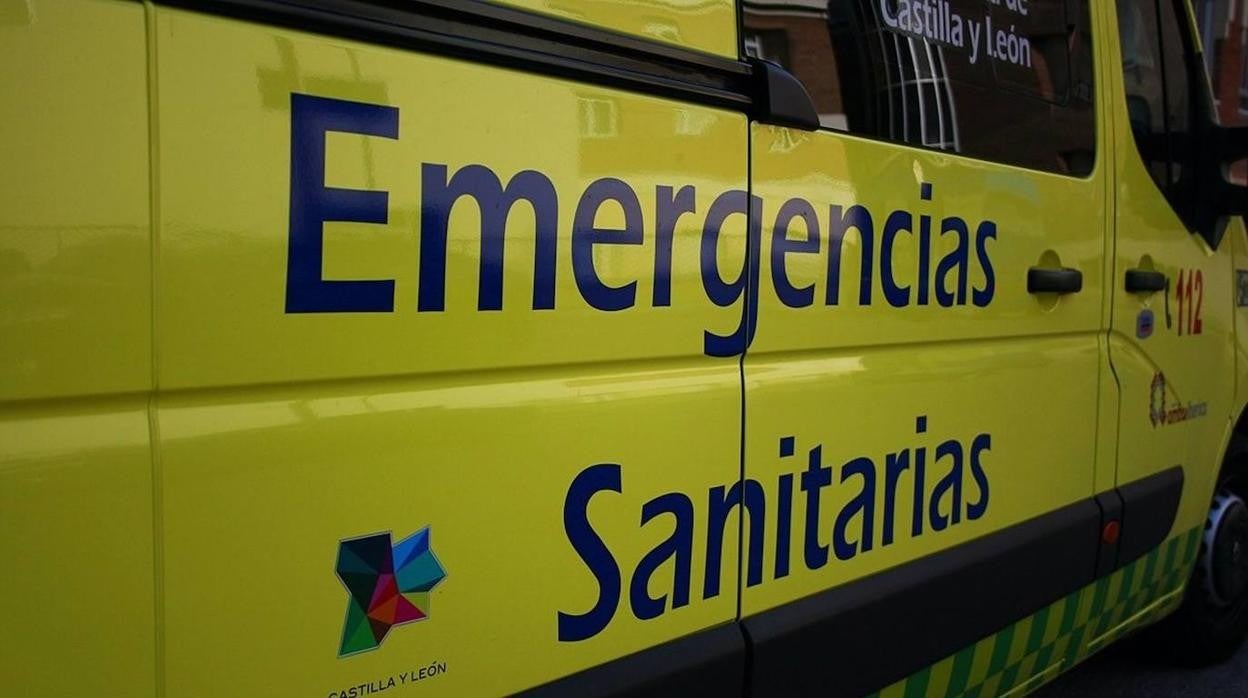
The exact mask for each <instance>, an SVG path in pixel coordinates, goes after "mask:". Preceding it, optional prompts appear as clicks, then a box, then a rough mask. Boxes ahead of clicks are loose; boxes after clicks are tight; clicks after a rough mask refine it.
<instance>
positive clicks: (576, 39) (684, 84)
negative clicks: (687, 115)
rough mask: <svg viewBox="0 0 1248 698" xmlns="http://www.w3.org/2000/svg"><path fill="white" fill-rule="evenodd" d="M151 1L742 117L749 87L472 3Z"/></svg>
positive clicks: (636, 44)
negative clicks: (614, 89)
mask: <svg viewBox="0 0 1248 698" xmlns="http://www.w3.org/2000/svg"><path fill="white" fill-rule="evenodd" d="M157 2H158V3H160V4H164V5H171V6H177V7H183V8H187V9H192V10H195V11H199V12H205V13H210V14H214V15H225V16H230V17H236V18H241V19H248V20H255V21H259V22H263V23H266V24H272V25H277V26H283V27H290V28H295V29H301V30H306V31H312V32H318V33H324V34H330V35H334V36H341V37H345V38H351V39H358V40H362V41H368V42H372V43H379V44H385V45H390V46H397V47H400V48H406V49H414V50H418V51H423V52H427V53H434V54H438V55H445V56H451V57H455V58H462V59H465V60H471V61H475V62H481V63H488V64H493V65H498V66H502V67H506V68H512V69H517V70H524V71H529V72H536V73H541V74H544V75H556V76H561V77H566V78H570V79H574V80H580V81H585V82H590V83H595V84H603V85H610V86H613V87H619V88H622V89H627V90H632V91H636V92H642V93H646V94H654V95H660V96H665V97H672V98H675V99H679V100H682V101H688V102H695V103H701V104H707V105H711V106H718V107H725V108H731V109H737V110H741V111H749V112H751V113H753V107H754V104H755V101H756V100H755V94H756V93H757V92H758V89H759V88H758V87H757V80H756V79H755V77H754V70H753V68H752V67H751V66H750V64H748V63H746V62H744V61H737V60H732V59H728V58H723V57H717V56H713V55H710V54H705V53H700V52H697V51H690V50H686V49H682V48H679V47H675V46H671V45H667V44H662V43H659V42H651V41H647V40H644V39H640V38H637V37H632V36H628V35H626V34H621V33H617V32H612V31H608V30H604V29H598V28H595V27H589V26H586V25H582V24H577V23H575V22H569V21H565V20H560V19H556V18H552V17H546V16H542V15H538V14H534V13H530V12H525V11H521V10H516V9H512V8H508V7H501V6H498V5H491V4H489V3H486V2H482V1H481V0H384V1H383V0H376V1H368V2H366V1H363V0H157ZM760 116H761V117H763V118H765V115H760Z"/></svg>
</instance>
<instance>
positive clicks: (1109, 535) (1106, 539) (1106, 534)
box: [1101, 521, 1122, 545]
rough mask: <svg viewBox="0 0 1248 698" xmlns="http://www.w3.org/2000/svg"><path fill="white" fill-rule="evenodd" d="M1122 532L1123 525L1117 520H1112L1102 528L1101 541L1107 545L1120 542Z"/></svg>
mask: <svg viewBox="0 0 1248 698" xmlns="http://www.w3.org/2000/svg"><path fill="white" fill-rule="evenodd" d="M1121 533H1122V526H1121V525H1120V524H1119V523H1118V522H1117V521H1110V522H1109V523H1107V524H1105V528H1103V529H1101V542H1102V543H1105V544H1106V545H1113V544H1114V543H1117V542H1118V536H1119V534H1121Z"/></svg>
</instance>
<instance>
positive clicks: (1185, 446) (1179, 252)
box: [1102, 7, 1243, 532]
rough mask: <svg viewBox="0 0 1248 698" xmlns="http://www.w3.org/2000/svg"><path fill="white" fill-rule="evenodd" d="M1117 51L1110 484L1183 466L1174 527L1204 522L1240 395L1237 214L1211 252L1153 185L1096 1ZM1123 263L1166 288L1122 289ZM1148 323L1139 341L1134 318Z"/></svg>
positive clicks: (1112, 86)
mask: <svg viewBox="0 0 1248 698" xmlns="http://www.w3.org/2000/svg"><path fill="white" fill-rule="evenodd" d="M1102 14H1103V15H1104V16H1103V21H1104V22H1105V24H1106V26H1107V27H1108V28H1109V31H1107V32H1104V33H1103V42H1104V43H1105V44H1106V45H1107V46H1108V49H1109V50H1108V54H1109V55H1111V56H1113V57H1114V61H1115V62H1114V64H1113V67H1114V69H1113V70H1111V71H1110V75H1109V76H1108V77H1109V83H1108V86H1107V89H1108V90H1109V93H1108V95H1107V99H1106V103H1107V109H1108V111H1109V114H1110V120H1111V122H1112V124H1113V127H1114V131H1113V139H1112V140H1113V143H1114V148H1115V153H1114V162H1115V164H1114V167H1115V172H1116V175H1117V177H1116V191H1115V197H1116V201H1117V203H1116V219H1115V224H1116V245H1115V249H1114V255H1113V261H1114V270H1113V277H1112V279H1113V281H1112V288H1113V291H1114V297H1113V305H1112V311H1111V313H1112V318H1111V324H1110V333H1109V343H1110V360H1111V362H1112V365H1113V369H1114V374H1115V376H1116V378H1117V382H1118V386H1119V390H1120V403H1119V416H1118V442H1119V445H1118V459H1117V467H1116V474H1117V482H1118V483H1119V484H1125V483H1128V482H1132V481H1134V480H1138V479H1140V478H1143V477H1146V476H1148V475H1150V474H1152V473H1155V472H1159V471H1161V470H1165V469H1167V468H1170V467H1173V466H1175V465H1180V466H1183V471H1184V486H1183V500H1182V503H1181V504H1180V509H1179V514H1178V516H1177V517H1176V520H1175V522H1174V527H1173V532H1179V531H1184V530H1187V529H1189V528H1192V527H1194V526H1198V525H1200V524H1201V523H1202V522H1203V521H1204V520H1205V518H1206V516H1207V514H1208V507H1209V499H1210V497H1211V496H1212V493H1213V487H1214V485H1215V484H1216V479H1217V474H1218V471H1219V469H1220V468H1221V465H1222V455H1223V453H1224V452H1225V446H1226V442H1227V438H1228V436H1229V433H1230V428H1231V427H1232V426H1233V424H1234V422H1235V420H1236V419H1237V418H1238V416H1239V414H1240V410H1241V409H1242V406H1243V400H1242V399H1240V400H1236V395H1235V384H1234V380H1233V379H1232V375H1233V374H1234V371H1235V354H1236V338H1235V333H1234V325H1233V323H1234V319H1233V313H1234V310H1235V309H1234V304H1233V300H1234V296H1235V288H1234V283H1233V275H1234V274H1233V269H1232V248H1233V247H1234V246H1235V245H1236V243H1235V238H1236V237H1242V235H1243V223H1242V220H1234V221H1229V222H1228V226H1229V227H1228V230H1227V233H1226V236H1225V238H1224V239H1223V241H1222V243H1221V244H1220V245H1219V246H1218V248H1217V249H1216V250H1215V249H1212V248H1210V246H1209V245H1208V244H1207V243H1206V242H1205V240H1204V239H1203V238H1202V237H1201V236H1200V235H1197V234H1195V233H1192V232H1190V231H1189V230H1188V229H1187V227H1186V226H1185V225H1184V224H1183V222H1182V221H1181V220H1180V219H1179V217H1178V215H1177V214H1176V213H1175V211H1174V209H1173V208H1171V206H1170V204H1169V203H1168V202H1167V201H1166V199H1165V197H1164V195H1163V194H1162V192H1161V191H1160V190H1159V189H1158V187H1157V185H1156V184H1155V183H1154V182H1153V179H1152V178H1151V177H1150V176H1149V172H1148V170H1147V168H1146V165H1145V163H1144V162H1143V160H1142V159H1141V156H1140V154H1139V149H1138V148H1137V147H1136V144H1135V140H1134V138H1133V136H1132V133H1131V125H1130V119H1129V115H1128V113H1127V104H1126V100H1125V99H1124V97H1123V96H1122V95H1123V94H1124V82H1123V71H1122V70H1121V69H1120V68H1119V64H1120V63H1121V60H1122V58H1121V55H1122V54H1121V52H1120V46H1119V40H1118V35H1117V26H1118V23H1117V16H1116V13H1115V12H1114V8H1113V7H1103V8H1102ZM1128 269H1147V270H1156V271H1160V272H1162V273H1163V274H1165V275H1166V277H1167V279H1168V287H1167V289H1166V291H1164V292H1157V293H1127V292H1126V291H1125V290H1124V284H1125V276H1126V272H1127V270H1128ZM1144 313H1151V314H1152V316H1153V318H1154V322H1153V329H1152V331H1151V333H1150V334H1148V335H1147V336H1141V334H1142V333H1141V332H1140V331H1139V328H1138V324H1137V323H1138V322H1140V317H1141V315H1142V314H1144Z"/></svg>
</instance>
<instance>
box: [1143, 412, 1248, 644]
mask: <svg viewBox="0 0 1248 698" xmlns="http://www.w3.org/2000/svg"><path fill="white" fill-rule="evenodd" d="M1149 635H1150V636H1151V637H1152V639H1153V640H1154V642H1155V643H1156V644H1160V645H1162V646H1161V647H1157V648H1156V649H1158V650H1163V651H1164V652H1165V656H1167V657H1169V658H1170V659H1172V660H1173V661H1176V662H1178V663H1180V664H1183V665H1186V666H1193V667H1195V666H1208V665H1210V664H1217V663H1220V662H1223V661H1226V660H1227V659H1229V658H1230V657H1231V656H1232V655H1234V654H1235V651H1236V650H1237V649H1239V647H1240V645H1242V644H1243V642H1244V638H1245V637H1248V437H1245V436H1242V435H1239V434H1236V435H1235V436H1234V437H1232V440H1231V444H1230V446H1229V447H1228V448H1227V454H1226V458H1225V460H1224V461H1223V464H1222V472H1221V474H1220V475H1219V478H1218V487H1217V490H1216V491H1215V493H1214V496H1213V501H1212V502H1211V504H1210V508H1209V518H1208V519H1206V521H1205V533H1204V539H1203V540H1202V541H1201V545H1200V553H1199V555H1198V556H1197V559H1196V565H1195V567H1194V568H1193V570H1192V576H1191V579H1190V580H1189V581H1188V585H1187V592H1186V594H1185V595H1184V597H1183V603H1182V605H1180V606H1179V609H1178V610H1177V611H1175V612H1174V613H1173V614H1172V615H1171V616H1170V617H1169V618H1167V619H1165V620H1164V621H1162V622H1161V623H1159V624H1158V625H1157V627H1156V628H1154V629H1153V630H1152V632H1150V633H1149Z"/></svg>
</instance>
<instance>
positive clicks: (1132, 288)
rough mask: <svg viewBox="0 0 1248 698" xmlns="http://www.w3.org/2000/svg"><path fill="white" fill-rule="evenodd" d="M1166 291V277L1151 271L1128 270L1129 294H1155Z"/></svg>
mask: <svg viewBox="0 0 1248 698" xmlns="http://www.w3.org/2000/svg"><path fill="white" fill-rule="evenodd" d="M1164 290H1166V275H1165V274H1162V273H1161V272H1159V271H1153V270H1151V269H1128V270H1127V292H1128V293H1155V292H1157V291H1164Z"/></svg>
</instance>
